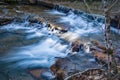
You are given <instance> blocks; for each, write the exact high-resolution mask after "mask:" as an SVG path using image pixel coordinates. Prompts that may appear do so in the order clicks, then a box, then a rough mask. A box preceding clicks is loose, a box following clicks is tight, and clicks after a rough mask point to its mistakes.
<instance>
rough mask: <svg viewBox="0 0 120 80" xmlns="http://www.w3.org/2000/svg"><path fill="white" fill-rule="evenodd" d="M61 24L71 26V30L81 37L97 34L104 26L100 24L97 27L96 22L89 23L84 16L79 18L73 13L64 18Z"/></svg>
mask: <svg viewBox="0 0 120 80" xmlns="http://www.w3.org/2000/svg"><path fill="white" fill-rule="evenodd" d="M60 22H64V23H67V24H69V25H71V27H70V29H71V30H72V31H73V32H75V33H77V34H79V35H80V36H81V35H86V34H90V33H95V34H97V33H100V32H101V30H102V28H101V26H102V25H101V24H100V23H98V25H95V23H96V22H88V21H87V20H86V19H85V18H83V17H82V15H81V16H78V15H75V14H74V13H72V12H70V13H69V14H68V15H67V16H63V17H62V18H61V20H60Z"/></svg>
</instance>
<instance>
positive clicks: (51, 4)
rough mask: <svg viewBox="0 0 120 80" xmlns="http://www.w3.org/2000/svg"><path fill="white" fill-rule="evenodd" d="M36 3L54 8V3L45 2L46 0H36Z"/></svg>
mask: <svg viewBox="0 0 120 80" xmlns="http://www.w3.org/2000/svg"><path fill="white" fill-rule="evenodd" d="M37 4H38V5H42V6H45V7H47V8H50V9H53V8H54V4H53V3H49V2H47V1H41V0H37Z"/></svg>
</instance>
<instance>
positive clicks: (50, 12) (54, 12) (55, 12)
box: [46, 10, 65, 15]
mask: <svg viewBox="0 0 120 80" xmlns="http://www.w3.org/2000/svg"><path fill="white" fill-rule="evenodd" d="M46 12H47V13H49V14H53V15H55V14H57V15H65V13H62V12H59V11H56V10H52V11H46Z"/></svg>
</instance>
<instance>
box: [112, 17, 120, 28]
mask: <svg viewBox="0 0 120 80" xmlns="http://www.w3.org/2000/svg"><path fill="white" fill-rule="evenodd" d="M110 25H111V26H112V27H115V28H117V29H120V15H119V16H117V15H115V16H114V18H112V19H111V22H110Z"/></svg>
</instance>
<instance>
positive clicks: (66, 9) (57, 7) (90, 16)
mask: <svg viewBox="0 0 120 80" xmlns="http://www.w3.org/2000/svg"><path fill="white" fill-rule="evenodd" d="M54 9H55V10H57V11H59V12H63V13H65V14H68V13H69V12H70V11H72V12H73V13H74V14H76V15H78V16H84V17H85V18H87V20H89V21H93V20H95V19H96V20H97V22H102V23H103V22H104V17H103V16H100V15H95V14H88V13H85V12H83V11H81V10H75V9H73V8H69V7H65V6H62V5H55V7H54Z"/></svg>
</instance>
